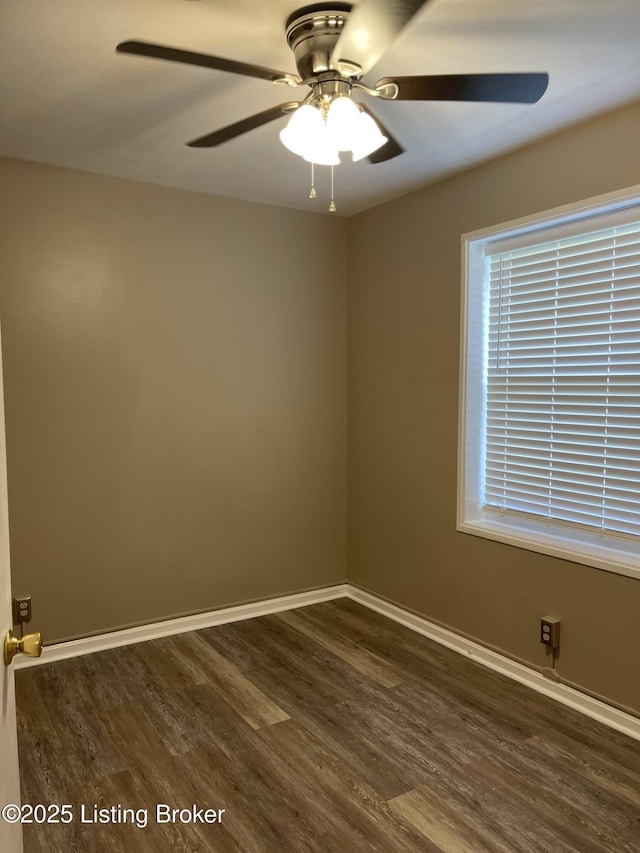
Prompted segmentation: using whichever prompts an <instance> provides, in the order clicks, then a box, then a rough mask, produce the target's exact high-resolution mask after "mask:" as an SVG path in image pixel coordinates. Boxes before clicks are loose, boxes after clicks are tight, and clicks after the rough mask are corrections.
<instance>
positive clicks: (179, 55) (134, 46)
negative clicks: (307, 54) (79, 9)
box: [116, 41, 299, 83]
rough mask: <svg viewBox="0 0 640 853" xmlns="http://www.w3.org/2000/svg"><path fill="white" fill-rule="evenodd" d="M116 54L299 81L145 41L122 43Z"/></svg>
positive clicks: (266, 78)
mask: <svg viewBox="0 0 640 853" xmlns="http://www.w3.org/2000/svg"><path fill="white" fill-rule="evenodd" d="M116 51H117V52H118V53H131V54H133V55H134V56H149V57H151V58H152V59H166V60H168V61H169V62H182V63H184V64H186V65H199V66H200V67H202V68H213V69H215V70H216V71H228V72H230V73H231V74H243V75H244V76H245V77H258V78H260V79H261V80H270V81H271V82H272V83H273V82H274V81H275V80H282V79H291V80H293V79H296V80H297V79H299V78H297V77H294V75H293V74H285V73H284V72H282V71H275V70H274V69H273V68H263V67H262V66H261V65H249V64H248V63H246V62H237V61H236V60H235V59H223V58H222V57H221V56H210V55H209V54H208V53H195V52H194V51H193V50H181V49H179V48H175V47H166V46H165V45H162V44H151V42H147V41H123V42H120V44H119V45H118V46H117V47H116Z"/></svg>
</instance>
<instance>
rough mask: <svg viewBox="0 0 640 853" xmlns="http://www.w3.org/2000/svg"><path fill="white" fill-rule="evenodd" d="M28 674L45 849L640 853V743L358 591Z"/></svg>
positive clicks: (23, 686)
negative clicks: (167, 812) (166, 813)
mask: <svg viewBox="0 0 640 853" xmlns="http://www.w3.org/2000/svg"><path fill="white" fill-rule="evenodd" d="M16 681H17V695H18V711H19V733H18V739H19V749H20V764H21V776H22V791H23V802H25V803H32V804H36V803H44V804H48V803H58V804H62V803H69V804H72V805H73V807H74V820H73V822H72V823H70V824H66V825H64V824H57V825H28V826H25V851H26V853H45V851H46V852H47V853H48V851H52V853H72V851H78V853H103V851H108V853H112V851H125V853H136V851H153V852H154V853H164V851H167V853H173V851H178V853H182V851H184V853H195V851H216V853H217V851H220V853H225V851H242V853H262V852H263V851H265V853H284V851H322V853H359V851H380V853H396V851H397V853H401V852H402V853H409V851H425V853H430V851H433V853H438V851H439V853H476V851H478V853H480V851H490V853H521V851H522V853H525V851H526V852H527V853H539V852H540V851H549V853H569V851H578V853H596V851H611V853H631V852H632V851H635V853H640V742H637V741H634V740H631V739H630V738H627V737H625V736H624V735H622V734H619V733H617V732H615V731H612V730H611V729H607V728H605V727H604V726H601V725H599V724H598V723H596V722H594V721H592V720H590V719H588V718H586V717H583V716H581V715H579V714H577V713H574V712H573V711H571V710H570V709H568V708H565V707H563V706H561V705H558V704H556V703H555V702H552V701H551V700H549V699H547V698H546V697H544V696H541V695H539V694H536V693H533V692H531V691H530V690H528V689H527V688H526V687H524V686H522V685H520V684H517V683H514V682H512V681H509V680H507V679H506V678H503V677H502V676H500V675H498V674H496V673H494V672H492V671H490V670H487V669H484V668H482V667H481V666H479V665H477V664H475V663H474V662H472V661H469V660H467V659H465V658H464V657H462V656H460V655H457V654H455V653H454V652H451V651H449V650H448V649H445V648H443V647H442V646H438V645H437V644H435V643H433V642H431V641H430V640H428V639H426V638H425V637H422V636H420V635H418V634H415V633H413V632H411V631H409V630H407V629H405V628H403V627H401V626H399V625H397V624H396V623H394V622H392V621H390V620H388V619H386V618H385V617H383V616H380V615H378V614H376V613H373V612H372V611H370V610H368V609H366V608H364V607H362V606H360V605H358V604H356V603H354V602H353V601H350V600H348V599H339V600H337V601H332V602H328V603H325V604H317V605H313V606H311V607H307V608H304V609H300V610H295V611H288V612H285V613H282V614H279V615H277V616H266V617H262V618H259V619H254V620H250V621H246V622H236V623H233V624H230V625H223V626H219V627H216V628H208V629H206V630H203V631H198V632H194V633H192V634H181V635H179V636H176V637H169V638H166V639H160V640H153V641H150V642H146V643H140V644H139V645H136V646H127V647H125V648H122V649H116V650H112V651H107V652H101V653H98V654H94V655H89V656H86V657H83V658H76V659H72V660H68V661H62V662H59V663H53V664H46V665H42V666H39V667H35V668H32V669H26V670H21V671H19V672H18V673H17V675H16ZM157 803H165V804H167V805H169V806H171V807H173V808H191V807H192V806H194V805H195V806H196V807H198V808H211V809H224V810H225V811H224V814H222V816H221V822H220V823H215V824H204V823H198V822H195V823H194V822H177V823H169V824H163V823H157V822H156V820H155V817H156V814H155V808H156V804H157ZM82 804H84V807H85V818H86V817H91V816H92V814H93V809H94V806H95V807H96V808H102V809H108V808H111V807H113V806H117V807H119V808H120V810H122V809H125V808H126V809H132V810H144V809H146V810H147V815H148V823H147V825H146V826H138V825H137V823H136V822H135V821H134V822H131V821H129V822H127V823H122V822H119V823H118V822H116V823H109V824H96V823H88V822H85V823H83V822H81V819H80V818H81V811H80V809H81V805H82ZM116 814H117V812H116ZM120 814H121V815H122V814H124V813H123V812H122V811H120ZM143 814H144V813H143V812H140V815H143ZM142 821H143V818H142V817H141V819H140V821H139V822H142Z"/></svg>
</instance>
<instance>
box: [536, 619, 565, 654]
mask: <svg viewBox="0 0 640 853" xmlns="http://www.w3.org/2000/svg"><path fill="white" fill-rule="evenodd" d="M540 642H541V643H542V645H543V646H549V647H550V648H552V649H557V648H558V646H559V645H560V620H559V619H555V618H554V617H552V616H546V617H544V618H542V619H541V620H540Z"/></svg>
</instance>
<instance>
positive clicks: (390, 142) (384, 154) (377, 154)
mask: <svg viewBox="0 0 640 853" xmlns="http://www.w3.org/2000/svg"><path fill="white" fill-rule="evenodd" d="M358 106H359V107H360V108H361V109H362V110H364V112H365V113H368V114H369V115H370V116H371V118H372V119H373V120H374V121H375V123H376V124H377V125H378V127H379V128H380V132H381V133H382V135H383V136H386V137H387V141H386V142H385V144H384V145H383V146H382V147H381V148H378V150H377V151H374V152H373V153H372V154H369V156H368V157H367V160H368V161H369V162H370V163H384V162H386V161H387V160H392V159H393V158H394V157H398V156H399V155H400V154H404V148H403V147H402V145H400V143H399V142H398V140H397V139H394V137H393V136H392V135H391V133H389V131H388V130H387V128H386V127H385V126H384V125H383V124H382V122H381V121H380V119H379V118H378V116H377V115H376V114H375V113H374V112H373V110H371V109H369V107H368V106H367V105H366V104H358Z"/></svg>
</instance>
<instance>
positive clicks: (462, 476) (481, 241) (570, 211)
mask: <svg viewBox="0 0 640 853" xmlns="http://www.w3.org/2000/svg"><path fill="white" fill-rule="evenodd" d="M634 207H637V209H638V218H639V219H640V185H637V186H634V187H629V188H627V189H624V190H620V191H616V192H613V193H607V194H606V195H601V196H596V197H594V198H590V199H587V200H585V201H580V202H577V203H574V204H569V205H565V206H563V207H558V208H554V209H552V210H548V211H544V212H542V213H537V214H533V215H531V216H526V217H523V218H521V219H517V220H512V221H510V222H506V223H502V224H500V225H495V226H491V227H489V228H484V229H480V230H477V231H472V232H469V233H466V234H463V235H462V239H461V249H462V292H461V318H460V329H461V333H460V399H459V428H458V489H457V491H458V502H457V519H456V529H457V530H458V531H459V532H461V533H467V534H471V535H474V536H480V537H483V538H486V539H492V540H494V541H498V542H503V543H506V544H508V545H514V546H516V547H519V548H523V549H525V550H529V551H536V552H539V553H542V554H548V555H551V556H554V557H560V558H562V559H566V560H570V561H572V562H576V563H581V564H583V565H586V566H592V567H595V568H598V569H604V570H605V571H610V572H615V573H617V574H621V575H625V576H627V577H633V578H638V579H640V542H638V541H636V539H635V538H634V537H619V536H616V534H614V533H602V532H600V531H596V530H593V531H591V530H585V529H583V528H581V527H579V526H578V525H576V526H571V525H570V524H560V523H557V522H554V521H547V520H544V519H535V518H528V517H521V516H519V515H517V514H516V513H510V512H509V511H508V510H504V511H500V510H496V509H492V510H485V509H483V507H482V506H481V503H480V490H481V484H482V464H483V459H482V451H483V446H484V441H485V436H484V424H485V422H486V416H485V415H486V412H485V411H484V376H485V348H484V341H485V338H486V311H485V306H484V301H485V296H486V292H485V291H486V279H485V264H486V260H485V249H486V247H487V246H488V245H490V244H492V243H498V242H503V241H505V240H511V239H517V238H518V237H520V236H522V237H523V238H525V239H527V235H530V234H535V232H538V231H540V232H542V231H547V230H548V229H554V228H557V229H558V230H560V229H562V228H564V229H566V228H567V227H572V228H574V227H578V228H579V227H580V225H579V224H580V222H581V221H583V220H587V221H590V220H591V219H592V218H593V217H595V216H600V215H603V214H614V213H616V212H618V211H624V210H627V209H629V208H634ZM584 230H585V233H586V232H587V231H588V230H593V227H588V228H585V229H584ZM541 237H542V235H541ZM544 239H546V235H545V238H544ZM481 320H482V322H480V321H481ZM639 428H640V425H639ZM639 501H640V495H639Z"/></svg>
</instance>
